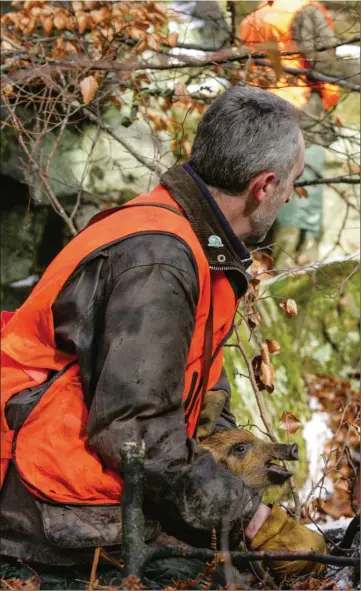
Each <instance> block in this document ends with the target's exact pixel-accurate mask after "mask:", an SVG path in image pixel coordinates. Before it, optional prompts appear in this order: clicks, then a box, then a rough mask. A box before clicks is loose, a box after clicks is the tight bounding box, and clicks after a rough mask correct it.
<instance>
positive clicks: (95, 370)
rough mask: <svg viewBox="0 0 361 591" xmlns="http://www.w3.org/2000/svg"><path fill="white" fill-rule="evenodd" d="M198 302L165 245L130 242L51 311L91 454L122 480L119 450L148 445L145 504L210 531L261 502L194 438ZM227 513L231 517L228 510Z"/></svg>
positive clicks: (179, 253) (84, 275)
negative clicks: (189, 405) (85, 415)
mask: <svg viewBox="0 0 361 591" xmlns="http://www.w3.org/2000/svg"><path fill="white" fill-rule="evenodd" d="M197 299H198V280H197V272H196V266H195V262H194V260H193V257H192V254H191V252H190V251H189V249H188V247H187V246H186V245H185V244H184V243H183V242H182V241H181V240H179V239H177V238H175V237H169V236H166V235H165V236H161V235H156V236H147V237H145V236H144V237H133V238H129V239H127V240H125V241H123V242H122V244H121V245H120V246H117V247H114V246H113V247H111V248H110V249H108V251H106V252H102V253H100V254H99V256H97V257H96V258H95V259H94V260H92V261H91V262H89V263H88V264H86V265H84V268H83V270H80V272H78V275H77V276H76V277H75V279H74V280H73V281H72V282H71V283H70V285H68V286H67V287H66V288H65V290H64V292H63V293H62V294H61V295H60V296H59V298H58V300H57V302H56V304H55V306H53V313H54V319H55V324H56V334H57V339H58V343H59V346H62V347H69V345H71V344H73V346H75V349H76V352H77V354H78V357H79V362H80V365H81V372H82V379H83V385H84V392H85V396H86V399H87V401H88V404H89V407H90V413H89V423H88V435H89V444H90V446H91V447H92V448H93V449H94V450H95V451H96V452H97V453H98V454H99V455H100V457H101V458H102V460H103V461H104V463H105V464H106V465H107V466H108V467H109V468H111V469H113V470H116V471H118V472H120V473H121V471H122V467H121V458H120V446H121V443H122V442H125V441H128V440H134V439H137V440H138V441H139V440H141V439H144V441H145V444H146V449H147V456H146V463H145V469H146V489H145V496H146V497H147V498H148V499H151V500H152V502H153V503H155V504H158V505H160V506H161V507H162V509H163V510H164V512H165V513H167V515H168V516H169V518H171V519H172V518H174V519H180V520H181V521H183V522H185V523H186V524H188V525H189V526H191V527H194V528H199V529H207V530H208V529H210V528H211V527H217V526H220V525H221V522H222V519H228V521H229V525H230V527H231V528H232V527H233V528H239V524H240V523H241V522H242V521H243V526H244V525H245V524H246V523H247V522H248V521H249V520H250V519H251V517H252V516H253V514H254V513H255V511H256V509H257V507H258V505H259V502H260V500H259V498H258V495H257V494H255V493H254V491H252V490H251V489H249V488H247V487H246V486H245V485H244V483H243V482H242V481H241V480H240V479H238V478H236V477H234V476H233V475H232V474H231V473H230V472H228V471H227V470H226V469H224V468H222V467H220V466H218V465H216V464H215V462H214V460H213V458H212V456H211V455H210V454H209V453H208V452H206V451H205V450H203V449H201V448H200V447H199V446H198V445H197V444H196V442H195V441H194V440H193V439H191V438H189V437H188V436H187V433H186V429H185V421H184V412H183V404H182V392H183V384H184V373H185V368H186V362H187V355H188V350H189V345H190V340H191V337H192V333H193V329H194V317H195V309H196V304H197ZM225 508H227V510H225Z"/></svg>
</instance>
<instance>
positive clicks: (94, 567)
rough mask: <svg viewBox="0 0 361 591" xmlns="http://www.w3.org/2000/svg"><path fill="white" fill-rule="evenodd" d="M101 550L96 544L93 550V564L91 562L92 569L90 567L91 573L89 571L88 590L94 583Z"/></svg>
mask: <svg viewBox="0 0 361 591" xmlns="http://www.w3.org/2000/svg"><path fill="white" fill-rule="evenodd" d="M101 550H102V549H101V547H100V546H98V547H97V548H96V549H95V552H94V558H93V564H92V569H91V573H90V581H89V585H88V589H89V591H90V590H93V589H94V585H95V583H96V576H97V570H98V564H99V558H100V553H101Z"/></svg>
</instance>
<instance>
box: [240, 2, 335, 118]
mask: <svg viewBox="0 0 361 591" xmlns="http://www.w3.org/2000/svg"><path fill="white" fill-rule="evenodd" d="M309 4H312V5H313V6H316V7H317V8H318V9H319V10H321V11H322V13H323V14H324V16H325V18H326V20H327V22H328V25H329V26H330V28H332V29H334V24H333V22H332V19H331V17H330V15H329V14H328V12H327V10H326V9H325V8H324V7H323V6H322V4H320V3H319V2H313V1H312V0H274V2H273V3H272V4H269V3H268V2H265V3H264V4H262V5H261V6H260V7H259V8H256V10H255V11H254V12H252V13H251V14H250V15H248V16H247V17H246V18H245V19H244V20H243V21H242V22H241V25H240V38H241V40H242V41H243V42H244V43H245V44H246V45H247V46H248V47H250V48H251V50H252V51H255V52H256V51H263V50H266V51H267V43H270V42H272V41H273V42H275V43H277V46H278V51H279V52H297V51H299V48H298V47H297V44H296V43H295V42H294V41H293V39H292V23H293V20H294V18H295V16H296V15H297V14H298V13H299V12H300V11H301V10H302V9H303V8H305V7H306V6H308V5H309ZM281 63H282V65H283V66H288V67H292V68H311V65H310V64H309V62H308V61H307V59H306V57H305V56H303V55H302V54H298V55H292V56H284V57H282V59H281ZM256 68H257V66H255V69H256ZM296 80H297V81H296V82H293V81H292V83H290V81H289V80H287V75H285V76H281V77H280V79H279V80H277V81H275V83H274V84H273V85H272V88H269V90H270V92H273V93H274V94H277V95H278V96H280V97H281V98H284V99H286V100H288V101H289V102H291V103H292V104H293V105H294V106H295V107H297V108H302V107H304V106H305V105H306V104H307V102H308V101H309V98H310V95H311V92H312V91H313V90H317V91H319V92H320V94H321V97H322V103H323V106H324V108H325V109H331V108H332V107H334V106H335V105H336V104H337V103H338V101H339V99H340V89H339V87H338V86H337V85H335V84H329V83H325V82H311V81H310V80H307V78H306V77H302V78H300V77H298V78H297V79H296ZM252 83H255V84H257V80H256V81H254V79H253V78H252Z"/></svg>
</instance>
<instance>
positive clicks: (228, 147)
mask: <svg viewBox="0 0 361 591" xmlns="http://www.w3.org/2000/svg"><path fill="white" fill-rule="evenodd" d="M298 121H299V114H298V111H297V109H295V108H294V107H293V106H292V105H291V104H290V103H288V102H287V101H285V100H283V99H281V98H279V97H278V96H276V95H274V94H272V93H270V92H267V91H265V90H260V89H255V88H244V87H240V86H237V87H234V88H231V89H229V90H227V91H226V92H224V93H223V94H222V95H221V96H219V97H218V98H217V99H216V100H215V101H214V102H213V103H212V104H211V105H210V107H209V108H208V109H207V111H206V112H205V113H204V115H203V117H202V119H201V121H200V123H199V125H198V129H197V133H196V137H195V140H194V143H193V148H192V153H191V157H190V160H189V164H190V165H191V166H192V168H193V169H194V170H195V171H196V173H197V174H199V176H200V177H201V178H202V180H203V181H204V182H205V183H206V184H207V185H210V186H211V187H215V188H217V189H220V190H222V191H224V192H226V193H229V194H231V195H237V194H239V193H240V192H241V191H243V190H244V189H245V188H246V187H247V185H248V184H249V182H250V180H251V179H252V178H253V177H254V176H256V175H257V174H258V173H260V172H263V171H272V172H274V173H275V175H276V181H277V182H282V180H284V179H286V178H287V177H288V175H289V173H290V171H291V170H292V168H293V166H294V164H295V162H296V159H297V157H298V154H299V149H300V133H301V132H300V128H299V124H298Z"/></svg>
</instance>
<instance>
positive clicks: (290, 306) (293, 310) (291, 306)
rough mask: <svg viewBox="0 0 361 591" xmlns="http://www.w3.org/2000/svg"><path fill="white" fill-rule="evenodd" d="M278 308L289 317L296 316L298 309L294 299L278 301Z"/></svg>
mask: <svg viewBox="0 0 361 591" xmlns="http://www.w3.org/2000/svg"><path fill="white" fill-rule="evenodd" d="M280 308H281V309H282V310H283V311H284V313H285V314H286V316H287V318H291V317H292V316H297V314H298V309H297V304H296V302H295V300H282V302H281V303H280Z"/></svg>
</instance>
